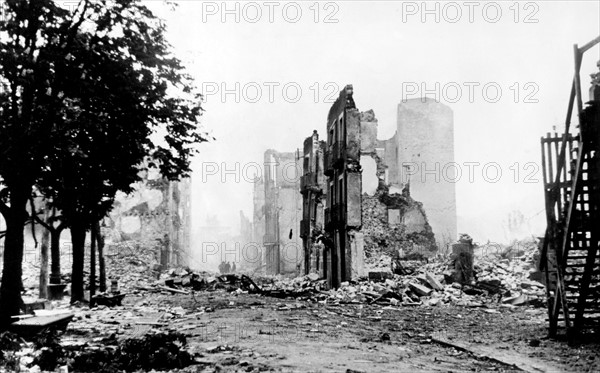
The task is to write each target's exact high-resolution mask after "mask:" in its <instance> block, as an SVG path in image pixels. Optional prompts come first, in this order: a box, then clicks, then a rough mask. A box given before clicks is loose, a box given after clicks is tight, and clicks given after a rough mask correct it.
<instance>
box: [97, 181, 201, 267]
mask: <svg viewBox="0 0 600 373" xmlns="http://www.w3.org/2000/svg"><path fill="white" fill-rule="evenodd" d="M142 177H143V179H142V181H140V182H138V183H136V185H135V190H134V191H133V192H132V193H130V194H127V195H126V194H124V193H118V194H117V197H116V199H115V203H114V207H113V210H112V211H111V212H110V214H109V216H108V218H106V219H105V221H104V225H105V227H104V229H103V232H105V233H107V237H106V238H107V244H108V245H111V244H117V243H119V242H122V241H137V242H141V243H142V244H143V245H144V246H146V247H159V248H160V249H161V251H162V252H161V253H160V254H157V255H159V256H160V257H161V262H162V264H163V265H189V260H190V251H189V250H190V230H191V216H190V215H191V187H190V185H191V181H190V180H189V179H184V180H182V181H179V182H169V181H168V180H165V179H164V178H162V177H161V176H160V175H159V174H158V173H156V172H146V171H144V172H143V175H142Z"/></svg>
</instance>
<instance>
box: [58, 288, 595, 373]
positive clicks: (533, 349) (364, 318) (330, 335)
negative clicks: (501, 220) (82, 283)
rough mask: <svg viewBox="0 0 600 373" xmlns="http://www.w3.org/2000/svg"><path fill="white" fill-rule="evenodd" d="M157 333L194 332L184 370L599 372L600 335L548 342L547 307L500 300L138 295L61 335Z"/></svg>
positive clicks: (98, 340) (91, 314)
mask: <svg viewBox="0 0 600 373" xmlns="http://www.w3.org/2000/svg"><path fill="white" fill-rule="evenodd" d="M156 331H174V332H180V333H183V334H185V335H186V336H187V342H188V349H189V351H190V353H192V355H193V356H194V360H195V365H192V366H189V367H187V368H184V369H182V370H179V371H185V372H238V371H239V372H257V371H276V372H462V371H476V372H485V371H498V372H508V371H532V372H539V371H546V372H559V371H560V372H567V371H571V372H598V371H600V365H599V364H600V363H599V362H600V344H599V342H598V341H596V342H595V343H589V342H588V343H584V344H580V345H577V346H573V347H569V346H568V345H567V343H566V342H561V341H553V340H549V339H547V338H546V333H547V332H546V321H545V309H543V308H527V307H526V308H524V307H519V308H515V307H506V306H500V305H497V306H489V305H488V306H486V307H456V306H441V307H440V306H437V307H428V306H412V307H411V306H397V307H395V306H381V305H368V304H343V305H330V304H327V303H326V302H323V303H321V302H312V301H307V300H299V299H278V298H273V297H265V296H258V295H251V294H236V293H228V292H226V291H223V290H218V291H214V292H196V293H195V294H194V295H193V296H192V295H184V294H174V295H168V294H137V295H130V296H128V297H127V298H126V300H125V301H124V306H123V307H115V308H112V309H109V308H105V307H99V308H96V309H94V310H89V309H86V308H83V309H81V310H79V311H77V312H76V317H75V321H74V322H72V323H71V324H70V325H69V328H68V330H67V332H66V334H65V335H64V336H63V337H62V341H63V342H66V343H67V344H78V343H89V344H91V346H92V348H93V346H94V345H97V347H98V348H106V347H107V346H106V343H105V342H102V341H103V339H102V338H103V337H104V338H106V337H112V338H113V340H114V341H115V342H114V343H119V342H118V341H119V340H123V339H127V338H131V337H139V336H140V335H142V334H144V333H153V332H156ZM115 337H116V338H115ZM453 345H457V346H458V347H453ZM470 351H474V352H470ZM500 361H503V362H505V363H501V362H500Z"/></svg>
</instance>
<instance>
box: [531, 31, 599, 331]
mask: <svg viewBox="0 0 600 373" xmlns="http://www.w3.org/2000/svg"><path fill="white" fill-rule="evenodd" d="M599 42H600V37H599V38H596V39H595V40H593V41H592V42H590V43H588V44H586V45H585V46H583V47H581V48H578V47H577V45H575V77H574V79H573V85H572V88H571V96H570V100H569V108H568V111H567V119H566V122H565V132H564V134H563V135H562V136H561V137H559V136H558V135H557V134H554V135H553V136H551V135H550V134H547V135H546V137H544V138H542V139H541V143H542V166H543V167H542V168H543V177H544V190H545V199H546V219H547V229H546V234H545V237H544V244H543V247H542V255H541V260H540V268H541V269H542V270H543V271H544V272H545V278H546V293H547V298H548V319H549V323H550V335H551V336H556V334H557V331H558V329H559V328H563V329H566V332H567V335H568V336H569V337H574V336H576V335H578V334H579V333H581V332H583V331H585V330H597V329H600V245H599V243H600V241H599V240H600V136H599V134H600V102H599V101H590V102H589V103H588V105H587V107H585V108H583V101H582V98H581V86H580V79H579V70H580V67H581V60H582V56H583V53H584V52H585V51H587V50H588V49H590V48H591V47H593V46H594V45H596V44H597V43H599ZM575 103H577V110H578V116H579V126H578V132H579V133H577V134H571V132H570V131H569V127H570V122H571V116H572V112H573V107H574V104H575Z"/></svg>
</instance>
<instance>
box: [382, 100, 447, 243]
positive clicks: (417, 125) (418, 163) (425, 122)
mask: <svg viewBox="0 0 600 373" xmlns="http://www.w3.org/2000/svg"><path fill="white" fill-rule="evenodd" d="M397 126H398V128H397V131H396V134H395V135H394V136H393V137H392V138H391V139H389V140H387V141H385V146H386V156H385V159H386V163H387V164H388V169H389V170H390V171H389V176H388V181H387V182H388V183H389V184H390V185H391V187H392V188H393V187H397V188H399V189H403V188H405V187H406V186H407V185H409V186H410V188H409V189H410V195H411V196H412V197H413V198H414V199H415V200H417V201H419V202H421V203H422V204H423V208H424V209H425V211H427V218H428V220H429V224H430V225H431V228H432V229H433V233H434V234H435V240H436V243H437V245H438V246H439V247H440V248H442V247H445V246H446V245H448V243H450V242H454V241H455V240H456V238H457V223H456V181H457V179H456V178H457V175H456V170H457V165H456V163H454V119H453V113H452V110H451V109H450V108H449V107H448V106H446V105H444V104H441V103H439V102H436V101H435V100H433V99H430V98H422V99H421V98H416V99H411V100H407V101H406V102H403V103H401V104H399V105H398V120H397Z"/></svg>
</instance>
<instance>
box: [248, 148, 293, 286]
mask: <svg viewBox="0 0 600 373" xmlns="http://www.w3.org/2000/svg"><path fill="white" fill-rule="evenodd" d="M300 170H301V166H299V164H298V159H297V155H296V153H294V152H278V151H276V150H272V149H269V150H267V151H266V152H265V153H264V169H263V175H262V176H263V177H262V180H257V181H256V182H255V184H254V237H255V238H260V240H261V242H262V247H263V253H262V257H263V260H262V263H261V265H262V266H264V272H265V273H266V274H271V275H274V274H285V273H294V274H295V273H297V272H298V269H299V264H300V263H301V255H302V242H301V240H300V236H299V234H300V220H301V214H302V199H301V195H300V194H299V189H300Z"/></svg>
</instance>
